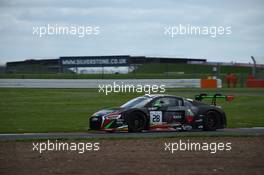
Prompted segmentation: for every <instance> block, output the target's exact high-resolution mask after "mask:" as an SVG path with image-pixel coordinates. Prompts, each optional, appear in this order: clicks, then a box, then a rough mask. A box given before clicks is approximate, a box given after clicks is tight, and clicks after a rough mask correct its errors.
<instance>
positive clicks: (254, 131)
mask: <svg viewBox="0 0 264 175" xmlns="http://www.w3.org/2000/svg"><path fill="white" fill-rule="evenodd" d="M185 136H190V137H192V136H193V137H196V136H199V137H202V136H212V137H214V136H215V137H217V136H264V127H256V128H226V129H221V130H217V131H207V132H206V131H191V132H190V131H188V132H186V131H184V132H179V131H177V132H164V131H163V132H142V133H128V132H113V133H108V132H103V131H99V132H95V131H93V132H82V133H81V132H74V133H68V132H65V133H19V134H0V141H12V140H35V139H122V138H123V139H124V138H162V137H164V138H166V137H185Z"/></svg>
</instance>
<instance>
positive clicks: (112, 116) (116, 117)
mask: <svg viewBox="0 0 264 175" xmlns="http://www.w3.org/2000/svg"><path fill="white" fill-rule="evenodd" d="M105 117H106V118H109V119H119V118H120V117H121V114H112V115H111V114H109V115H107V116H105Z"/></svg>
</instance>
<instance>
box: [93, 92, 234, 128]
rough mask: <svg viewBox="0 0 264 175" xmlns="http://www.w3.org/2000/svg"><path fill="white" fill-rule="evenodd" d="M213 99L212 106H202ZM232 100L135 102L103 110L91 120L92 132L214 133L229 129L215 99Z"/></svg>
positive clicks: (157, 98)
mask: <svg viewBox="0 0 264 175" xmlns="http://www.w3.org/2000/svg"><path fill="white" fill-rule="evenodd" d="M206 98H207V99H211V100H212V102H211V104H207V103H204V102H202V100H203V99H206ZM218 98H223V99H225V100H227V101H232V100H233V98H234V97H233V96H223V95H221V94H215V95H213V96H209V95H207V94H200V95H197V96H195V99H194V100H192V99H187V98H184V97H178V96H174V95H164V94H152V95H144V96H140V97H137V98H134V99H132V100H130V101H128V102H127V103H125V104H123V105H122V106H120V107H118V108H109V109H103V110H100V111H98V112H96V113H95V114H93V115H92V116H91V117H90V129H91V130H102V131H129V132H141V131H144V130H150V131H188V130H206V131H215V130H216V129H221V128H225V127H226V114H225V112H224V111H223V109H222V108H221V107H220V106H217V105H216V99H218Z"/></svg>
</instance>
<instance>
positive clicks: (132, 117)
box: [128, 111, 147, 132]
mask: <svg viewBox="0 0 264 175" xmlns="http://www.w3.org/2000/svg"><path fill="white" fill-rule="evenodd" d="M145 128H147V119H146V116H145V115H144V114H143V113H142V112H139V111H134V112H132V113H130V114H129V116H128V132H141V131H142V130H144V129H145Z"/></svg>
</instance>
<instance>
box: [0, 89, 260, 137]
mask: <svg viewBox="0 0 264 175" xmlns="http://www.w3.org/2000/svg"><path fill="white" fill-rule="evenodd" d="M218 91H220V92H222V93H224V94H234V95H236V98H235V100H234V101H233V102H231V103H228V102H223V101H222V102H221V105H222V106H223V108H224V109H225V111H226V113H227V116H228V127H260V126H264V115H263V101H264V89H220V90H218ZM200 92H204V90H201V89H168V91H167V93H169V94H175V95H179V96H186V97H193V96H194V95H195V94H197V93H200ZM206 92H209V93H210V92H211V93H214V92H215V90H206ZM139 95H140V94H136V93H119V94H110V95H108V96H106V95H104V94H99V93H98V90H97V89H16V88H13V89H12V88H9V89H4V88H1V89H0V133H16V132H71V131H86V130H87V129H88V118H89V116H90V115H91V114H93V113H94V112H96V111H97V110H99V109H101V108H104V107H111V106H119V105H120V104H122V103H124V102H126V101H127V100H128V99H131V98H133V97H136V96H139Z"/></svg>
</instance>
